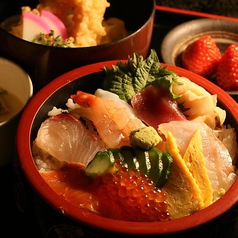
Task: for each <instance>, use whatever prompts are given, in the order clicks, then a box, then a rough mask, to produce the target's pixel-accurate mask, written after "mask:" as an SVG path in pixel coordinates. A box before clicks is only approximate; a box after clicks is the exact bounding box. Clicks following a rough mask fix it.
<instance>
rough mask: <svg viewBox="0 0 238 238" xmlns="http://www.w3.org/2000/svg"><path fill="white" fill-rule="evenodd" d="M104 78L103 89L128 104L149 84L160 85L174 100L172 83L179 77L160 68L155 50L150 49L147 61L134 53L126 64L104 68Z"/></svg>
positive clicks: (165, 67) (121, 63) (176, 96)
mask: <svg viewBox="0 0 238 238" xmlns="http://www.w3.org/2000/svg"><path fill="white" fill-rule="evenodd" d="M104 70H105V72H106V77H105V79H104V81H103V85H102V86H103V88H104V89H105V90H108V91H110V92H113V93H115V94H117V95H118V96H119V97H120V99H122V100H124V101H126V102H128V103H130V99H131V98H132V97H133V96H134V95H135V94H136V93H138V92H140V91H141V90H142V89H144V88H145V87H147V86H148V85H150V84H154V85H161V86H163V87H165V88H166V89H168V90H169V91H170V93H171V95H172V96H173V98H174V99H177V98H178V95H176V94H174V93H173V92H172V83H176V84H180V83H179V82H178V78H179V76H178V75H177V74H176V73H175V72H174V71H171V70H168V69H167V66H162V65H161V64H160V63H159V59H158V56H157V53H156V51H155V50H153V49H151V51H150V55H149V56H148V58H147V59H145V60H144V59H143V57H142V56H139V55H137V54H136V53H134V57H133V58H130V57H128V62H126V63H123V62H121V61H118V63H117V65H113V66H112V68H108V67H104Z"/></svg>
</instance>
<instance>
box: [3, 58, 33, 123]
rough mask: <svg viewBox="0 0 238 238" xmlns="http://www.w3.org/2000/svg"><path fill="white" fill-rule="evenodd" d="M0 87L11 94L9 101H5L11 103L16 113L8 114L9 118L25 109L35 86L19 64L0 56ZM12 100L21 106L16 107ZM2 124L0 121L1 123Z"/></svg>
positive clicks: (10, 106) (10, 105)
mask: <svg viewBox="0 0 238 238" xmlns="http://www.w3.org/2000/svg"><path fill="white" fill-rule="evenodd" d="M0 87H1V88H2V89H4V90H6V91H7V93H8V94H9V98H8V99H7V100H9V101H7V102H5V103H6V104H9V108H12V111H14V114H13V113H9V114H8V115H9V117H8V119H11V118H13V117H14V116H15V115H16V114H18V113H19V112H20V111H21V110H22V109H23V107H24V106H25V105H26V104H27V102H28V100H29V99H30V97H31V96H32V94H33V86H32V82H31V79H30V77H29V75H28V74H27V73H26V72H25V71H24V70H23V69H22V68H21V67H19V66H18V65H17V64H15V63H14V62H12V61H10V60H8V59H5V58H2V57H0ZM10 96H11V97H10ZM10 100H11V101H15V104H19V106H18V107H17V108H15V106H14V105H12V103H11V102H10ZM18 102H19V103H18ZM13 106H14V107H13ZM8 119H7V120H8ZM1 124H2V123H1V121H0V125H1Z"/></svg>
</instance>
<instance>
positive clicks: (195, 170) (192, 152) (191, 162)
mask: <svg viewBox="0 0 238 238" xmlns="http://www.w3.org/2000/svg"><path fill="white" fill-rule="evenodd" d="M183 159H184V161H185V163H186V165H187V167H188V169H189V171H190V172H191V174H192V176H193V177H194V179H195V180H196V183H197V185H198V187H199V189H200V190H201V196H202V198H203V208H205V207H207V206H209V205H210V204H211V203H212V201H213V190H212V184H211V181H210V179H209V177H208V174H207V168H206V164H205V160H204V156H203V153H202V137H201V133H200V130H199V129H197V130H196V131H195V133H194V135H193V137H192V139H191V141H190V142H189V145H188V147H187V149H186V151H185V153H184V156H183Z"/></svg>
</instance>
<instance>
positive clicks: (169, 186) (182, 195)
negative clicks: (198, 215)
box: [161, 132, 203, 219]
mask: <svg viewBox="0 0 238 238" xmlns="http://www.w3.org/2000/svg"><path fill="white" fill-rule="evenodd" d="M166 147H167V148H166V149H167V151H169V152H170V154H171V155H172V157H173V165H172V168H171V171H170V177H169V180H168V181H167V183H166V184H165V185H164V187H163V188H162V189H161V190H162V191H163V192H165V193H166V195H167V203H168V212H169V213H170V216H171V219H176V218H180V217H184V216H188V215H190V214H192V213H194V212H196V211H199V210H200V209H201V208H202V207H203V198H202V196H201V190H200V189H199V187H198V184H197V183H196V180H195V178H194V177H193V176H192V174H191V172H190V171H189V169H188V167H187V165H186V163H185V161H184V159H183V158H182V156H181V155H180V152H179V149H178V147H177V144H176V141H175V139H174V137H173V135H172V133H171V132H168V135H167V144H166Z"/></svg>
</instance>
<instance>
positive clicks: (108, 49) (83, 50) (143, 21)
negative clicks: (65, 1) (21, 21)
mask: <svg viewBox="0 0 238 238" xmlns="http://www.w3.org/2000/svg"><path fill="white" fill-rule="evenodd" d="M108 2H109V3H110V4H111V5H110V7H108V8H107V9H106V12H105V15H104V19H107V18H109V17H115V18H119V19H121V20H123V21H124V23H125V27H126V30H127V31H128V33H129V35H127V36H125V37H123V38H122V39H119V40H116V41H113V42H111V43H106V44H101V45H97V46H90V47H77V48H61V47H51V46H46V45H40V44H35V43H32V42H29V41H25V40H22V39H20V38H18V37H15V36H14V35H12V34H10V33H9V32H8V30H9V25H12V24H13V23H12V18H11V17H13V16H15V15H17V14H19V13H20V12H21V6H30V7H32V8H34V7H36V5H37V4H38V1H36V0H35V1H31V2H30V3H29V1H27V0H21V1H18V3H17V4H16V3H15V1H8V0H5V1H2V2H1V7H0V22H1V25H0V38H1V45H0V52H1V54H2V55H3V56H5V57H6V58H9V59H11V60H12V61H14V62H16V63H18V64H19V65H20V66H22V67H23V68H24V69H25V70H26V72H27V73H29V75H30V76H31V78H32V81H33V84H34V88H35V91H38V90H39V89H40V88H41V87H43V86H44V85H46V84H47V83H48V82H50V81H51V80H52V79H54V78H56V77H57V76H59V75H61V74H63V73H65V72H67V71H69V70H72V69H74V68H76V67H79V66H82V65H86V64H89V63H94V62H100V61H105V60H113V59H127V57H128V55H132V54H133V53H134V52H137V53H138V54H140V55H143V56H144V57H145V56H146V55H147V53H148V50H149V47H150V42H151V37H152V30H153V23H154V15H155V1H154V0H148V1H146V3H145V1H143V0H139V1H138V0H133V1H126V0H122V1H120V2H119V1H115V0H109V1H108ZM125 6H126V7H125ZM57 7H58V6H57ZM95 11H96V10H95Z"/></svg>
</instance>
